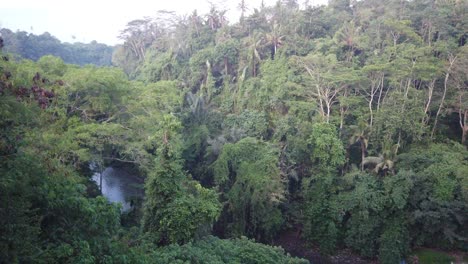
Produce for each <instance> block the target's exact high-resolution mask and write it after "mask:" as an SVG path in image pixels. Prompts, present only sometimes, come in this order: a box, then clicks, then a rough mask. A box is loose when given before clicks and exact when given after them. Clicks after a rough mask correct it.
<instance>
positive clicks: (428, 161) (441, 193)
mask: <svg viewBox="0 0 468 264" xmlns="http://www.w3.org/2000/svg"><path fill="white" fill-rule="evenodd" d="M466 157H467V151H466V149H465V148H464V147H463V146H461V145H460V144H458V143H454V142H450V143H448V144H431V145H429V146H415V147H414V148H412V149H411V151H409V152H408V153H405V154H402V155H400V156H399V164H400V166H401V167H402V168H412V169H413V170H414V173H415V175H414V178H413V181H414V188H413V189H412V192H411V196H410V198H409V202H410V206H411V207H410V208H411V210H410V212H411V221H412V225H411V230H412V232H413V233H412V234H413V237H412V239H413V243H415V244H416V245H434V246H442V247H448V246H449V245H460V244H459V243H460V242H461V241H462V240H463V239H464V238H465V237H466V236H467V233H466V231H464V228H463V225H464V223H466V221H467V220H466V216H465V215H466V214H465V212H466V207H467V202H466V201H467V200H466V186H467V185H466V182H467V179H466V178H467V175H468V173H467V172H468V164H467V163H466ZM421 227H423V228H421ZM418 230H419V231H418ZM422 230H424V231H422Z"/></svg>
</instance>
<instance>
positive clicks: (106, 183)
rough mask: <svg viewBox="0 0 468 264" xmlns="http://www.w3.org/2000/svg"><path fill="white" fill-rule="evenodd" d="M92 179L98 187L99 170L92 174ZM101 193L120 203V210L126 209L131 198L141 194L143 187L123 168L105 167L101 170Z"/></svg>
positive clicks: (129, 204)
mask: <svg viewBox="0 0 468 264" xmlns="http://www.w3.org/2000/svg"><path fill="white" fill-rule="evenodd" d="M93 181H95V182H96V184H97V185H98V187H100V186H99V185H100V173H99V172H95V173H94V174H93ZM102 195H103V196H104V197H106V198H107V199H108V200H109V201H110V202H113V203H121V204H122V211H128V210H129V209H130V208H131V207H132V202H131V201H132V199H135V198H138V197H142V196H143V189H142V187H141V183H140V182H139V181H138V179H137V178H136V177H135V176H133V175H131V174H129V173H128V172H126V171H125V170H123V169H119V168H113V167H107V168H106V169H105V170H104V171H103V172H102Z"/></svg>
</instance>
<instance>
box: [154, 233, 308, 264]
mask: <svg viewBox="0 0 468 264" xmlns="http://www.w3.org/2000/svg"><path fill="white" fill-rule="evenodd" d="M148 258H149V260H150V261H151V262H156V263H272V264H273V263H288V264H293V263H297V264H299V263H309V262H308V261H307V260H304V259H298V258H292V257H290V256H289V255H288V254H285V252H284V250H283V249H282V248H279V247H271V246H266V245H263V244H259V243H255V242H254V241H252V240H249V239H247V238H245V237H242V238H239V239H231V240H221V239H219V238H216V237H212V236H209V237H206V238H204V239H203V240H200V241H197V242H195V243H188V244H185V245H183V246H178V245H170V246H167V247H163V248H160V249H158V250H156V251H154V253H152V254H150V255H149V257H148Z"/></svg>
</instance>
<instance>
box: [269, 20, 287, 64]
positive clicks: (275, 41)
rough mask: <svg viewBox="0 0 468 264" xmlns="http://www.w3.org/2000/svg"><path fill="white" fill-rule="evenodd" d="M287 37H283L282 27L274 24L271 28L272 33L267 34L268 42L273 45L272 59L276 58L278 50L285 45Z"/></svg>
mask: <svg viewBox="0 0 468 264" xmlns="http://www.w3.org/2000/svg"><path fill="white" fill-rule="evenodd" d="M285 37H286V36H284V35H281V26H280V25H279V24H278V23H276V22H274V23H273V26H272V28H271V32H270V33H267V35H266V39H267V42H268V43H270V45H271V59H274V58H275V55H276V52H277V51H278V48H279V47H280V46H281V45H282V44H283V40H284V38H285Z"/></svg>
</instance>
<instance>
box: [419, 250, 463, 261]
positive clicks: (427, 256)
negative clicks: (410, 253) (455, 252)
mask: <svg viewBox="0 0 468 264" xmlns="http://www.w3.org/2000/svg"><path fill="white" fill-rule="evenodd" d="M414 253H415V255H416V256H417V257H418V261H419V263H421V264H436V263H447V264H448V263H453V261H455V258H454V257H452V256H449V255H447V254H446V253H443V252H438V251H436V250H432V249H418V250H416V251H415V252H414Z"/></svg>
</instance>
